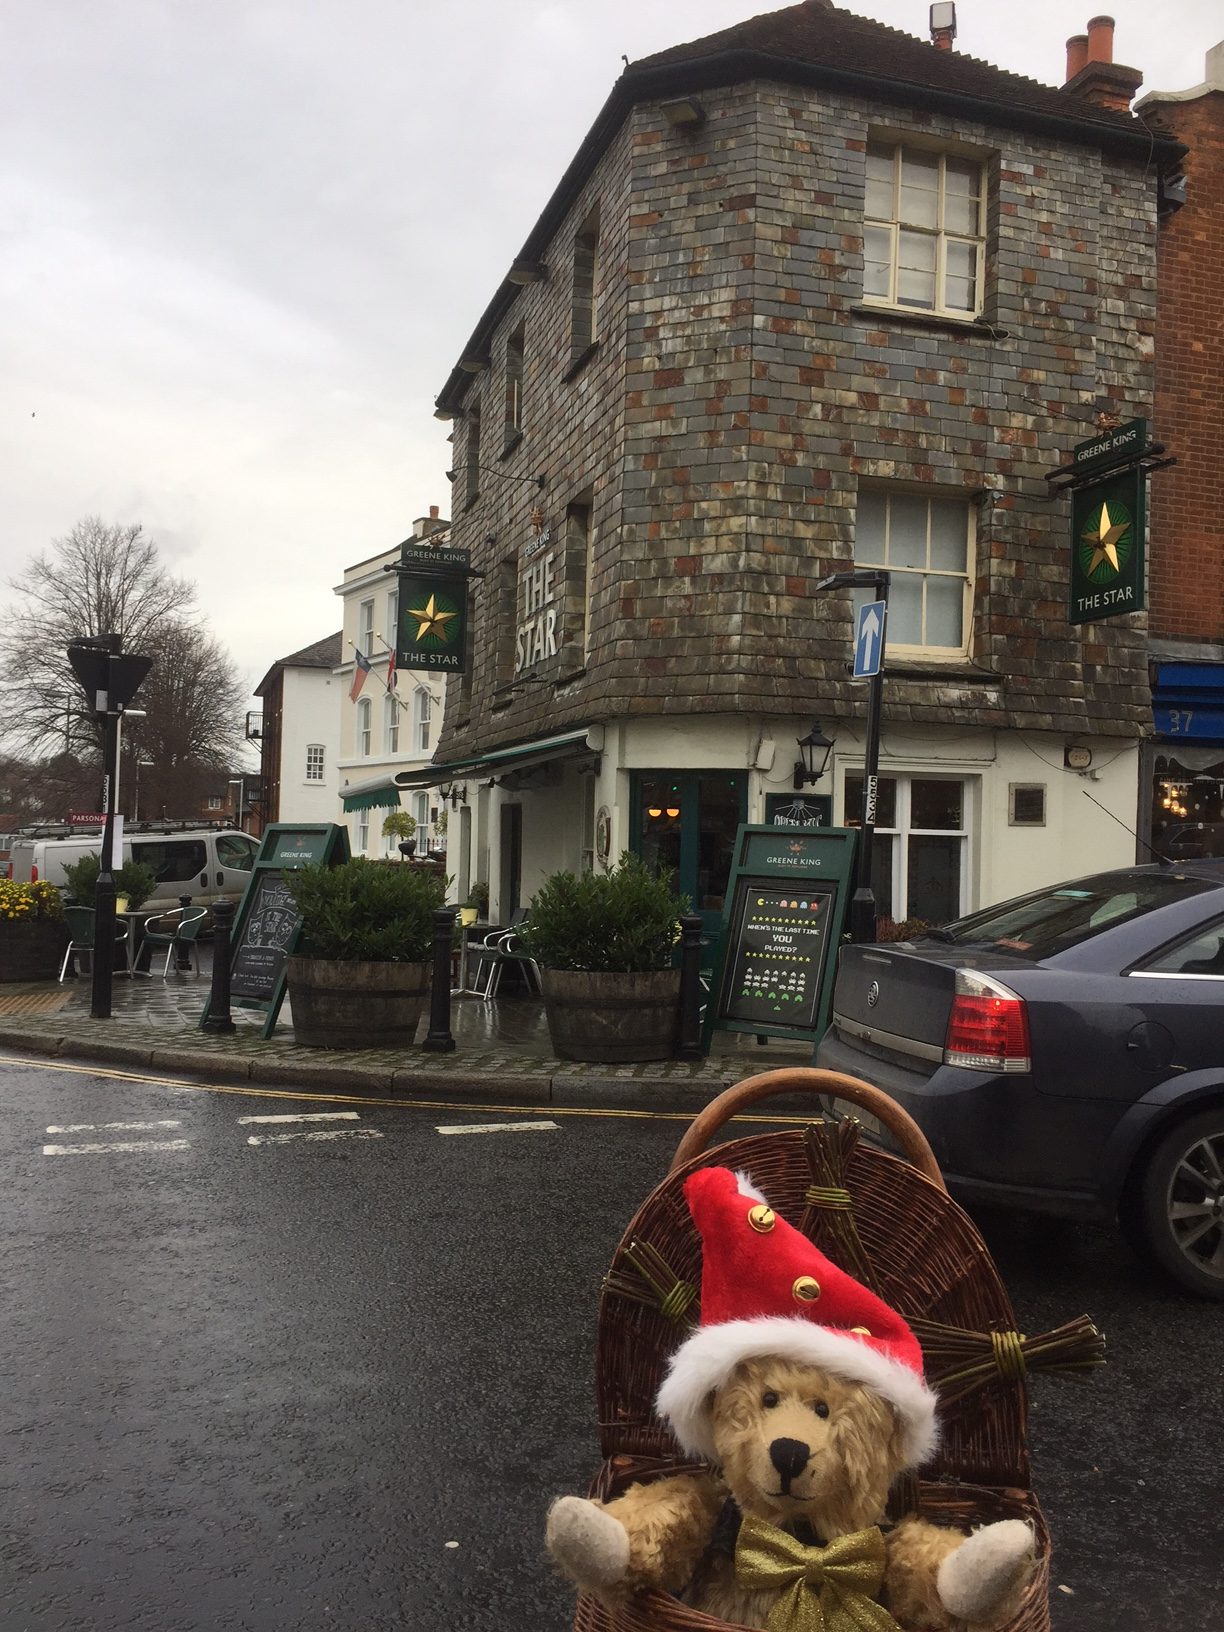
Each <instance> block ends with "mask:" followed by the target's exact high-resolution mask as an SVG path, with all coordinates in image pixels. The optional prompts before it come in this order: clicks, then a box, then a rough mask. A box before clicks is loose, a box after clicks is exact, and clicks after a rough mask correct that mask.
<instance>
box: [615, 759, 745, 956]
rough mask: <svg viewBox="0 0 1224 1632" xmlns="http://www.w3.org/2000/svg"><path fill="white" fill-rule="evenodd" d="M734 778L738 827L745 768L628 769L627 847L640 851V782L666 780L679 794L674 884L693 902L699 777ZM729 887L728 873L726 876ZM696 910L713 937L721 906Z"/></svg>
mask: <svg viewBox="0 0 1224 1632" xmlns="http://www.w3.org/2000/svg"><path fill="white" fill-rule="evenodd" d="M714 776H725V777H736V778H738V780H739V796H740V797H739V804H740V808H739V822H740V825H741V826H742V825H743V823H745V822H746V821H747V820H748V772H747V771H746V770H738V771H737V770H726V769H722V770H720V769H701V770H695V771H675V772H668V771H666V770H641V771H632V772H631V773H630V781H629V823H630V828H629V832H630V842H629V849H630V850H631V851H632V852H633V854H634V855H635V856H638V855H641V853H642V825H643V824H642V815H643V812H644V810H645V805H644V802H643V798H642V784H643V783H644V782H648V781H649V782H654V781H662V780H670V782H671V784H672V786H673V787H674V788H675V789H676V792H677V794H678V795H679V803H680V867H679V874H678V877H677V880H676V882H677V885H678V887H679V889H680V892H681V894H682V895H687V896H688V897H689V899H690V900H691V901H693V902H694V903H695V902H696V900H697V872H698V867H699V865H700V860H701V854H700V840H701V779H702V777H714ZM728 888H730V875H728ZM693 910H694V911H695V912H698V913H700V916H701V921H702V928H703V929H704V931H705V933H706V935H707V936H710V937H712V939H714V940H716V939H717V938H718V934H719V932H720V930H721V928H722V915H723V909H722V908H721V907H719V908H716V909H714V910H711V911H706V912H702V911H701V909H700V908H699V907H697V906H694V909H693Z"/></svg>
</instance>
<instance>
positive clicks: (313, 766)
mask: <svg viewBox="0 0 1224 1632" xmlns="http://www.w3.org/2000/svg"><path fill="white" fill-rule="evenodd" d="M323 764H324V752H323V744H322V743H321V742H310V743H307V745H306V780H307V782H322V780H323Z"/></svg>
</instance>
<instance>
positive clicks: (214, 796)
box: [208, 793, 221, 810]
mask: <svg viewBox="0 0 1224 1632" xmlns="http://www.w3.org/2000/svg"><path fill="white" fill-rule="evenodd" d="M208 808H209V810H220V809H221V795H220V794H219V793H210V794H209V796H208Z"/></svg>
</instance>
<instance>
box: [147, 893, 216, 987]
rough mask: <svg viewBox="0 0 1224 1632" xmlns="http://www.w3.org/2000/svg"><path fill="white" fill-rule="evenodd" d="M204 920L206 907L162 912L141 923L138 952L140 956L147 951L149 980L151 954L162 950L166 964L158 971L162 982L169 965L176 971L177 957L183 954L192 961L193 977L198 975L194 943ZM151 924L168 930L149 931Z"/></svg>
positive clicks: (196, 951) (206, 913)
mask: <svg viewBox="0 0 1224 1632" xmlns="http://www.w3.org/2000/svg"><path fill="white" fill-rule="evenodd" d="M207 917H208V908H207V907H170V908H169V909H168V910H167V911H165V912H155V913H153V914H152V915H151V916H150V917H148V918H146V919H145V921H144V926H143V932H142V935H141V941H140V950H141V953H142V954H143V951H144V948H145V947H146V946H147V947H148V948H149V953H150V956H149V978H150V979H152V977H153V957H152V954H153V952H154V951H158V950H160V949H161V948H162V947H165V949H166V962H165V964H164V966H163V968H162V979H163V980H165V979H167V977H168V976H169V974H170V965H171V963H172V962H173V963H174V965H175V966H176V967H177V966H178V961H179V957H180V955H181V954H182V953H184V952H185V953H186V954H187V955H188V957H189V958H191V959H193V960H194V962H195V972H196V974H197V975H198V974H199V972H200V954H199V950H198V947H197V944H196V943H197V941H198V940H199V935H200V930H201V929H202V928H203V925H204V920H205V918H207ZM151 924H162V925H168V926H169V927H168V928H163V929H151V928H150V927H149V926H150V925H151Z"/></svg>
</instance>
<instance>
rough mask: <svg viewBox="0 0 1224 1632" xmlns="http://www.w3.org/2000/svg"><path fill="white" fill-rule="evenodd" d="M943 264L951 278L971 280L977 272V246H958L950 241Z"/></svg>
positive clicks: (953, 241)
mask: <svg viewBox="0 0 1224 1632" xmlns="http://www.w3.org/2000/svg"><path fill="white" fill-rule="evenodd" d="M944 264H945V266H946V267H947V269H948V273H949V275H950V276H951V277H954V278H967V279H970V280H972V278H973V275H974V273H975V272H976V271H977V245H976V244H960V243H957V242H956V241H955V240H950V241H949V243H948V248H947V256H946V259H945V262H944Z"/></svg>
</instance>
